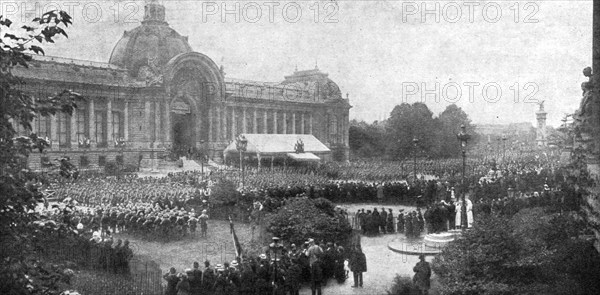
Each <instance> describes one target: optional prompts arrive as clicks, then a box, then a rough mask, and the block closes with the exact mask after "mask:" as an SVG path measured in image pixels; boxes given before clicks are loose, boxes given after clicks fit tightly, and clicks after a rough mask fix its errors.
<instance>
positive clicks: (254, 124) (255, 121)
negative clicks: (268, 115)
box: [252, 108, 258, 134]
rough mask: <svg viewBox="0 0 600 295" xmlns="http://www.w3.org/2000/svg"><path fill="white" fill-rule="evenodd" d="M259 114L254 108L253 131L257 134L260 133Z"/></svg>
mask: <svg viewBox="0 0 600 295" xmlns="http://www.w3.org/2000/svg"><path fill="white" fill-rule="evenodd" d="M257 116H258V115H257V114H256V108H254V112H253V115H252V133H254V134H257V133H258V118H257Z"/></svg>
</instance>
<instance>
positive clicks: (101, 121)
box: [17, 109, 125, 147]
mask: <svg viewBox="0 0 600 295" xmlns="http://www.w3.org/2000/svg"><path fill="white" fill-rule="evenodd" d="M75 119H76V120H77V121H76V124H75V126H76V128H77V130H76V136H77V138H74V139H73V138H71V128H72V124H71V123H72V122H71V120H73V117H72V116H69V115H68V114H64V113H60V114H57V120H56V124H57V136H58V138H52V132H51V130H52V129H51V126H52V120H51V118H50V117H38V118H37V120H36V121H35V126H33V128H34V132H35V133H36V134H37V136H38V137H42V138H45V137H47V138H50V139H51V140H52V141H55V142H56V141H58V144H59V146H61V147H68V146H69V145H70V144H71V141H72V140H74V141H77V142H84V141H85V139H86V138H87V139H90V140H94V141H96V144H97V147H106V146H108V139H109V138H108V134H111V135H112V137H111V138H114V139H116V138H122V137H125V121H124V119H123V113H122V112H119V111H113V112H112V124H110V126H108V125H109V124H108V119H107V112H106V111H95V112H94V118H93V119H94V120H93V124H94V125H93V130H92V131H93V132H94V136H90V114H89V112H88V110H86V109H78V110H77V114H76V118H75ZM17 131H18V132H19V133H22V132H23V130H22V128H17ZM109 132H110V133H109ZM22 135H23V134H22Z"/></svg>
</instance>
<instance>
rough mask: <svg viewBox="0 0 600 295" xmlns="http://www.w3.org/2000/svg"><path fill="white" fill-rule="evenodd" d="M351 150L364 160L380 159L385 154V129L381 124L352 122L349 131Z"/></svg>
mask: <svg viewBox="0 0 600 295" xmlns="http://www.w3.org/2000/svg"><path fill="white" fill-rule="evenodd" d="M348 134H349V135H348V136H349V141H350V150H351V151H352V153H353V154H354V155H356V156H359V157H362V158H369V157H380V156H383V154H384V152H385V141H384V138H385V135H386V134H385V128H384V127H383V125H381V124H379V122H377V121H376V122H374V123H373V124H367V123H365V122H364V121H361V122H358V121H356V120H352V121H350V128H349V130H348Z"/></svg>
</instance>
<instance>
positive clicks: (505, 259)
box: [432, 208, 600, 294]
mask: <svg viewBox="0 0 600 295" xmlns="http://www.w3.org/2000/svg"><path fill="white" fill-rule="evenodd" d="M576 220H577V219H576V218H575V215H566V214H563V215H558V214H552V215H549V214H548V213H547V212H545V211H544V210H543V209H541V208H533V209H525V210H521V211H520V212H518V213H517V214H515V215H514V216H512V217H503V216H496V215H482V216H480V220H478V222H477V223H476V224H475V226H474V227H473V229H472V230H469V231H467V232H465V233H464V234H463V237H462V238H460V239H458V240H456V241H455V242H453V243H451V244H450V245H449V246H448V247H446V248H445V249H444V250H443V251H442V253H441V254H440V255H439V256H438V257H437V258H436V259H434V261H433V263H432V269H433V271H434V272H435V273H436V274H437V275H438V277H439V279H440V283H441V294H598V292H599V291H600V283H599V282H600V271H599V270H600V267H599V265H600V255H598V253H597V252H596V251H594V248H593V247H592V244H591V242H589V241H587V240H585V239H580V238H579V236H580V234H581V233H582V231H583V229H584V226H583V224H582V223H578V222H576ZM575 249H576V250H577V252H574V251H573V250H575Z"/></svg>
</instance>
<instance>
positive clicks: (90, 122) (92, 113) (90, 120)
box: [88, 99, 96, 146]
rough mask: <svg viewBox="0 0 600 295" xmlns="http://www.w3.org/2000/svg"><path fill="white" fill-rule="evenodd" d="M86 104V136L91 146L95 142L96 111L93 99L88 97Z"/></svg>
mask: <svg viewBox="0 0 600 295" xmlns="http://www.w3.org/2000/svg"><path fill="white" fill-rule="evenodd" d="M88 106H89V107H88V127H89V131H88V136H89V138H90V146H93V145H94V144H95V143H96V124H95V121H96V111H95V110H94V99H90V103H89V104H88Z"/></svg>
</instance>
